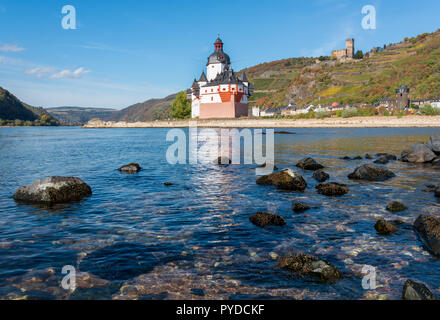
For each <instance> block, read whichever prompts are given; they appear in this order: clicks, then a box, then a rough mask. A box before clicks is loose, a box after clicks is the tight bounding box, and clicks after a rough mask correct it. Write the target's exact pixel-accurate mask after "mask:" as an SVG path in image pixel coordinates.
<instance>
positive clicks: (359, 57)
mask: <svg viewBox="0 0 440 320" xmlns="http://www.w3.org/2000/svg"><path fill="white" fill-rule="evenodd" d="M363 57H364V53H363V52H362V50H358V51H357V52H356V54H355V55H354V58H355V59H362V58H363Z"/></svg>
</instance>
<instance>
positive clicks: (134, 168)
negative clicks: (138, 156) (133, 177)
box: [118, 163, 142, 174]
mask: <svg viewBox="0 0 440 320" xmlns="http://www.w3.org/2000/svg"><path fill="white" fill-rule="evenodd" d="M118 170H119V171H121V172H124V173H128V174H133V173H137V172H139V171H141V170H142V168H141V166H140V165H139V164H137V163H130V164H126V165H125V166H122V167H120V168H119V169H118Z"/></svg>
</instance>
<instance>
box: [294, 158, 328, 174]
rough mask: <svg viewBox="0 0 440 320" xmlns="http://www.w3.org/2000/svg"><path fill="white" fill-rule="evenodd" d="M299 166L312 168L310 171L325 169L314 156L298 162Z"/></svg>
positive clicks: (305, 168) (307, 168) (306, 168)
mask: <svg viewBox="0 0 440 320" xmlns="http://www.w3.org/2000/svg"><path fill="white" fill-rule="evenodd" d="M296 166H297V167H298V168H301V169H304V170H310V171H316V170H319V169H323V168H324V166H323V165H322V164H319V163H318V162H316V161H315V160H314V159H312V158H306V159H303V160H301V161H300V162H298V163H297V164H296Z"/></svg>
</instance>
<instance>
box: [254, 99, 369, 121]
mask: <svg viewBox="0 0 440 320" xmlns="http://www.w3.org/2000/svg"><path fill="white" fill-rule="evenodd" d="M360 106H364V105H360V104H359V105H340V104H339V103H337V102H335V103H333V104H330V105H318V106H315V105H313V104H310V105H306V106H297V105H296V104H289V105H288V106H284V107H277V108H271V109H265V110H260V108H259V107H253V108H252V116H253V117H274V116H294V115H298V114H305V113H309V112H310V111H314V112H332V111H337V110H344V109H348V108H354V107H360Z"/></svg>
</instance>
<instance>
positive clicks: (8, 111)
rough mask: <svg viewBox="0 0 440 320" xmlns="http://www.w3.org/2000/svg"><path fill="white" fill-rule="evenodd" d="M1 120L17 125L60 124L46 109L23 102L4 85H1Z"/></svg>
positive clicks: (4, 122) (3, 122)
mask: <svg viewBox="0 0 440 320" xmlns="http://www.w3.org/2000/svg"><path fill="white" fill-rule="evenodd" d="M0 121H1V124H8V123H11V124H15V125H24V124H27V125H41V124H43V125H58V121H57V119H55V118H54V117H52V116H51V115H50V114H49V113H48V112H47V111H46V110H45V109H43V108H41V107H32V106H30V105H28V104H26V103H23V102H21V101H20V100H19V99H18V98H17V97H15V96H14V95H13V94H11V93H10V92H9V91H7V90H5V89H3V88H2V87H0Z"/></svg>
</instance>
